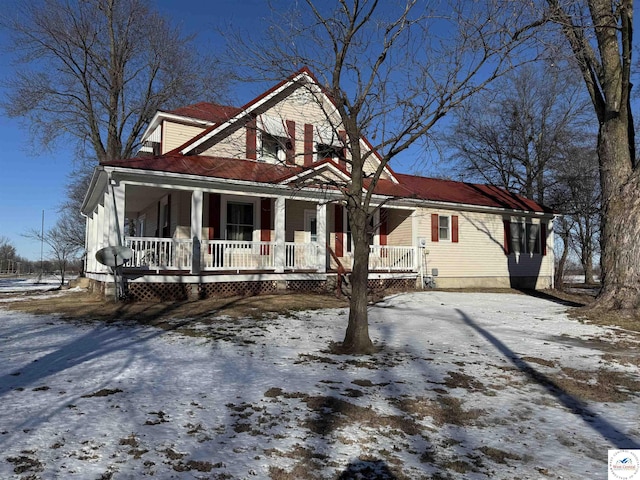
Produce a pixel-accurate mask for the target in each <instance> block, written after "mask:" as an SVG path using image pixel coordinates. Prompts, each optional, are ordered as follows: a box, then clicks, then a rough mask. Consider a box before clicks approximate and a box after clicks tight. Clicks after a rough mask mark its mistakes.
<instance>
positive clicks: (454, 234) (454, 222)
mask: <svg viewBox="0 0 640 480" xmlns="http://www.w3.org/2000/svg"><path fill="white" fill-rule="evenodd" d="M451 241H452V242H453V243H458V216H457V215H451Z"/></svg>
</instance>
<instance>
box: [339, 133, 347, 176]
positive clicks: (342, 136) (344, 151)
mask: <svg viewBox="0 0 640 480" xmlns="http://www.w3.org/2000/svg"><path fill="white" fill-rule="evenodd" d="M338 137H340V142H342V145H344V146H343V147H342V158H341V159H340V160H339V162H338V164H339V165H341V166H343V167H344V168H347V160H346V159H347V132H346V131H344V130H338Z"/></svg>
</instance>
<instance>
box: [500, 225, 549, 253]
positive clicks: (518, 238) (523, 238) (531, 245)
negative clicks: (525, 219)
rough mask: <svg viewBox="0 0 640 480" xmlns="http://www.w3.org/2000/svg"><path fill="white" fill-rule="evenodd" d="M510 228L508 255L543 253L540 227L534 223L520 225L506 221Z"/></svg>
mask: <svg viewBox="0 0 640 480" xmlns="http://www.w3.org/2000/svg"><path fill="white" fill-rule="evenodd" d="M507 226H508V230H507V231H508V232H509V238H508V239H507V240H508V245H507V248H506V249H505V250H506V253H507V254H508V253H511V252H517V253H535V254H539V253H540V252H541V238H540V237H541V234H540V225H539V224H534V223H518V222H509V221H505V229H506V227H507Z"/></svg>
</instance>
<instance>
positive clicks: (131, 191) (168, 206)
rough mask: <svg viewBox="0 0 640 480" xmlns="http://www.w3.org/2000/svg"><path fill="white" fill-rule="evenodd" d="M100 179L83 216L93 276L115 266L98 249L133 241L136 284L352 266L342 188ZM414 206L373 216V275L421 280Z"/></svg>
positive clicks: (300, 275)
mask: <svg viewBox="0 0 640 480" xmlns="http://www.w3.org/2000/svg"><path fill="white" fill-rule="evenodd" d="M103 178H104V185H103V189H102V195H101V196H99V197H96V198H95V199H94V206H93V209H92V210H90V211H89V212H88V214H86V217H87V236H88V237H89V236H90V238H91V241H88V242H87V245H89V246H90V250H89V251H88V252H87V276H88V277H89V278H93V279H95V280H98V281H102V282H107V281H108V278H109V276H110V274H111V272H110V270H109V268H108V267H105V266H104V265H101V264H99V263H98V262H97V261H96V258H95V253H96V252H97V251H98V250H99V249H101V248H103V247H106V246H112V245H125V246H128V247H130V248H131V250H132V253H133V254H132V257H131V258H130V259H128V260H127V261H126V262H125V263H124V265H123V274H124V276H125V278H128V279H129V281H131V282H147V283H156V284H157V283H185V284H186V283H188V284H194V283H211V282H248V281H253V280H256V279H258V280H263V279H276V280H278V281H279V280H282V279H295V280H296V281H298V280H300V279H306V278H308V279H311V280H313V281H320V280H322V279H326V278H327V275H331V274H335V272H337V271H339V270H340V271H342V270H343V269H344V270H345V271H347V272H348V271H349V270H350V269H351V267H352V264H353V249H352V241H351V232H350V226H349V224H348V221H347V215H346V211H345V210H344V208H343V207H342V205H341V204H340V203H339V202H338V200H339V197H338V196H337V195H336V198H327V194H326V192H322V195H320V194H318V192H300V191H298V192H295V194H292V190H291V189H290V188H282V187H275V188H264V187H262V188H255V187H254V188H245V190H244V191H243V192H242V193H240V192H239V188H238V187H237V186H234V185H229V184H226V185H222V184H217V185H215V184H213V182H211V183H209V184H200V185H198V186H193V185H180V184H160V183H149V181H148V178H145V180H146V181H144V182H142V181H140V180H139V179H138V178H136V176H135V175H126V176H122V177H119V175H116V174H115V173H114V174H112V175H109V176H108V177H107V176H106V175H105V176H104V177H103ZM413 214H414V210H412V209H409V208H405V209H402V208H390V207H385V208H382V209H378V210H377V211H376V213H375V214H374V220H373V224H372V227H371V228H372V233H371V238H370V247H369V248H370V258H369V269H370V274H371V275H370V276H371V278H376V279H380V278H382V277H384V278H392V277H394V276H397V277H398V278H400V277H402V278H405V277H407V275H410V276H412V277H413V278H414V279H415V278H416V275H417V273H418V272H419V271H420V268H421V260H422V254H421V253H422V250H423V249H420V248H419V247H418V246H417V245H415V244H413V243H415V242H413V236H414V233H413V232H414V230H413V227H412V225H413V222H412V216H413ZM374 273H378V275H373V274H374ZM269 281H270V280H269ZM274 281H275V280H274Z"/></svg>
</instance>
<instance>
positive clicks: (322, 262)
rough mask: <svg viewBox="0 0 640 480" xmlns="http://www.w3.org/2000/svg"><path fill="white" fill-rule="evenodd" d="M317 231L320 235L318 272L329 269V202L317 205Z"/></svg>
mask: <svg viewBox="0 0 640 480" xmlns="http://www.w3.org/2000/svg"><path fill="white" fill-rule="evenodd" d="M316 233H317V235H318V260H317V262H318V272H320V273H325V272H326V271H327V204H326V203H319V204H318V205H317V207H316Z"/></svg>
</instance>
